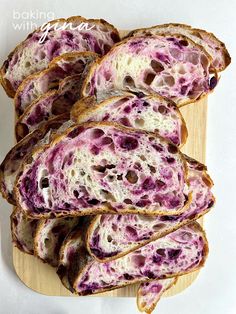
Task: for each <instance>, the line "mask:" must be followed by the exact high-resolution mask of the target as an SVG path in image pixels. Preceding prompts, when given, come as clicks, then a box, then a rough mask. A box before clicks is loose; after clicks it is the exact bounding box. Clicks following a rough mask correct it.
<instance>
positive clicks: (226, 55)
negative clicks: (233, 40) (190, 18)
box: [124, 23, 231, 71]
mask: <svg viewBox="0 0 236 314" xmlns="http://www.w3.org/2000/svg"><path fill="white" fill-rule="evenodd" d="M171 26H172V27H181V28H183V29H186V30H188V31H189V32H190V33H191V34H192V35H194V36H196V37H198V38H200V39H202V36H201V35H202V34H205V35H207V37H209V38H210V39H212V40H213V41H215V43H217V45H218V46H220V47H221V48H222V49H223V54H224V61H225V66H222V67H221V68H220V69H219V70H218V71H223V70H225V69H226V68H227V66H228V65H229V64H230V63H231V57H230V54H229V52H228V50H227V48H226V46H225V44H224V43H223V42H222V41H220V40H219V39H218V38H217V37H216V36H215V35H214V34H213V33H211V32H207V31H206V30H203V29H199V28H193V27H192V26H190V25H188V24H181V23H166V24H159V25H154V26H151V27H147V28H138V29H135V30H132V31H131V32H129V33H128V34H127V35H126V36H124V39H125V38H127V37H131V36H135V35H136V34H137V32H140V31H149V30H152V29H153V28H155V29H157V28H163V27H171Z"/></svg>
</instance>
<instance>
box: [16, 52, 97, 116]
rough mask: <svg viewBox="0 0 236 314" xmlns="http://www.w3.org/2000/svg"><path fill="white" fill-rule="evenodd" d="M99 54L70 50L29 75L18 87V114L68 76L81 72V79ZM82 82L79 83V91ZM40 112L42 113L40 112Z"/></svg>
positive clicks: (56, 87)
mask: <svg viewBox="0 0 236 314" xmlns="http://www.w3.org/2000/svg"><path fill="white" fill-rule="evenodd" d="M97 57H98V55H97V54H96V53H94V52H69V53H65V54H63V55H61V56H59V57H56V58H55V59H53V60H52V61H51V62H50V63H49V65H48V67H47V68H46V69H45V70H43V71H41V72H37V73H36V74H32V75H30V76H28V77H27V78H26V79H25V80H24V81H23V82H22V83H21V84H20V86H19V87H18V89H17V91H16V95H15V97H14V103H15V110H16V114H17V116H20V115H22V114H23V113H24V111H25V109H26V108H27V107H28V106H29V105H30V104H32V103H33V102H35V101H36V100H38V99H39V97H40V96H42V95H44V94H45V93H46V92H48V91H49V90H51V89H58V86H59V84H60V82H61V81H62V80H63V79H65V78H66V77H68V76H71V75H76V74H79V75H81V77H82V78H81V80H82V79H83V78H84V75H83V73H87V69H88V67H89V65H90V63H92V62H93V61H95V60H96V59H97ZM80 87H81V83H79V84H78V92H79V88H80ZM39 114H40V113H39Z"/></svg>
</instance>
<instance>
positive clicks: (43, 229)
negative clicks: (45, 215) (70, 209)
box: [34, 217, 79, 267]
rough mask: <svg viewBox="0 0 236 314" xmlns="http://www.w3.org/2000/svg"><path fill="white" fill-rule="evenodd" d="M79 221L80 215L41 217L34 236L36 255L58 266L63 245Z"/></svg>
mask: <svg viewBox="0 0 236 314" xmlns="http://www.w3.org/2000/svg"><path fill="white" fill-rule="evenodd" d="M78 223H79V217H65V218H54V219H40V222H39V224H38V226H37V229H36V232H35V237H34V253H35V255H36V256H37V257H39V258H40V259H41V260H42V261H44V262H46V263H48V264H50V265H51V266H53V267H57V266H58V261H59V252H60V248H61V245H62V243H63V241H64V240H65V238H66V236H67V235H68V234H69V233H70V232H71V231H72V230H73V229H74V228H75V227H76V226H77V225H78Z"/></svg>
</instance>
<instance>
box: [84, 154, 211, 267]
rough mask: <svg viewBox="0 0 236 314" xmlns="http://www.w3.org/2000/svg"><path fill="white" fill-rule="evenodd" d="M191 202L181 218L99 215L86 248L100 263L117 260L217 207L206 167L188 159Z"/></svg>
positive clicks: (93, 224)
mask: <svg viewBox="0 0 236 314" xmlns="http://www.w3.org/2000/svg"><path fill="white" fill-rule="evenodd" d="M185 157H186V160H187V163H188V169H189V170H188V180H189V182H190V187H189V188H190V191H191V192H192V200H191V203H190V205H189V208H188V209H187V210H186V211H185V212H184V213H182V214H180V215H178V216H176V215H175V216H171V215H166V216H144V215H134V214H129V215H123V216H121V215H99V216H97V217H95V218H94V219H93V221H92V223H91V224H90V226H89V228H88V234H87V248H88V251H89V253H90V254H91V255H92V256H94V257H95V258H96V259H98V260H99V261H103V262H104V261H107V260H112V259H116V258H118V257H120V256H123V255H126V254H127V253H129V252H130V251H133V250H136V249H138V248H139V247H141V246H143V245H145V244H147V243H148V242H150V241H153V240H156V239H158V238H160V237H163V236H164V235H166V234H168V233H170V232H173V231H174V230H176V229H178V228H180V227H181V226H183V225H185V224H187V223H189V222H190V221H191V220H196V219H198V218H199V217H201V216H202V215H204V214H206V213H207V212H208V211H209V210H210V208H211V207H212V206H213V205H214V201H215V199H214V196H213V194H212V192H211V187H212V185H213V182H212V180H211V178H210V177H209V175H208V174H207V172H206V167H205V166H204V165H202V164H201V163H199V162H197V161H196V160H194V159H192V158H189V157H187V156H185Z"/></svg>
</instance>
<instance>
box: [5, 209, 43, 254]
mask: <svg viewBox="0 0 236 314" xmlns="http://www.w3.org/2000/svg"><path fill="white" fill-rule="evenodd" d="M38 222H39V220H38V219H31V218H29V217H27V216H25V215H24V214H23V212H22V211H21V210H19V209H18V208H15V209H14V211H13V213H12V214H11V233H12V241H13V244H14V245H15V246H16V247H17V248H18V249H19V250H21V251H22V252H24V253H28V254H31V255H33V254H34V235H35V231H36V228H37V225H38Z"/></svg>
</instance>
